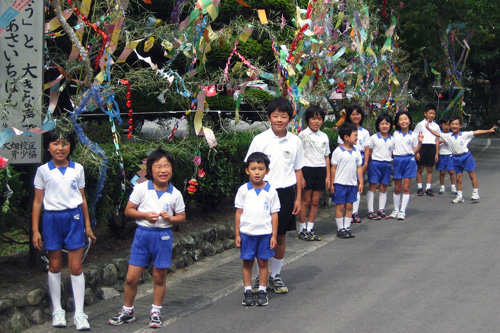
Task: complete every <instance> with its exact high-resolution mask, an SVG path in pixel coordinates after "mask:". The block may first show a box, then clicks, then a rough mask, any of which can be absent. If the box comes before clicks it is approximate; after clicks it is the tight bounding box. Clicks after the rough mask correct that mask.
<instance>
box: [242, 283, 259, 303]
mask: <svg viewBox="0 0 500 333" xmlns="http://www.w3.org/2000/svg"><path fill="white" fill-rule="evenodd" d="M257 289H258V287H257ZM243 295H245V298H243V300H242V301H241V304H243V305H244V306H252V305H254V304H255V294H254V292H253V291H252V290H245V292H244V293H243Z"/></svg>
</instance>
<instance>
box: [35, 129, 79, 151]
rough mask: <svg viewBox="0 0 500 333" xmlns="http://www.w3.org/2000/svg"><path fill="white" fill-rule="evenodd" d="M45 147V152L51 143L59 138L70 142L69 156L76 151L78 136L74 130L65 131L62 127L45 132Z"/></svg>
mask: <svg viewBox="0 0 500 333" xmlns="http://www.w3.org/2000/svg"><path fill="white" fill-rule="evenodd" d="M42 139H43V149H44V151H45V152H47V150H48V149H49V145H50V143H51V142H54V141H57V140H59V139H61V140H63V141H67V142H69V146H70V148H69V154H68V157H69V156H70V155H71V153H73V151H75V149H76V136H75V133H74V132H73V131H70V132H64V131H61V130H60V129H57V128H55V129H53V130H51V131H48V132H45V133H43V137H42Z"/></svg>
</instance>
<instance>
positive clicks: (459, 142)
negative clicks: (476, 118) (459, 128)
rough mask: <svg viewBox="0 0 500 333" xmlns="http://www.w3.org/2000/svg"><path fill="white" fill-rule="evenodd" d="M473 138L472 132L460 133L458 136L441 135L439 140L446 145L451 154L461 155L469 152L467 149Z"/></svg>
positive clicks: (450, 134)
mask: <svg viewBox="0 0 500 333" xmlns="http://www.w3.org/2000/svg"><path fill="white" fill-rule="evenodd" d="M473 138H474V132H472V131H469V132H460V134H459V135H453V133H441V139H443V140H444V142H446V143H447V144H448V147H449V148H450V150H451V152H452V153H453V154H454V155H462V154H465V153H467V152H469V148H467V146H468V144H469V142H470V140H472V139H473Z"/></svg>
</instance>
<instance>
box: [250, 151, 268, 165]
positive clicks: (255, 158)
mask: <svg viewBox="0 0 500 333" xmlns="http://www.w3.org/2000/svg"><path fill="white" fill-rule="evenodd" d="M252 162H256V163H264V164H265V165H266V169H269V164H270V163H271V161H270V160H269V157H267V155H266V154H264V153H261V152H258V151H256V152H254V153H251V154H250V155H249V156H248V158H247V162H246V164H245V166H246V167H247V168H248V166H249V165H250V163H252Z"/></svg>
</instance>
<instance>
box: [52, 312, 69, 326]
mask: <svg viewBox="0 0 500 333" xmlns="http://www.w3.org/2000/svg"><path fill="white" fill-rule="evenodd" d="M52 326H54V327H66V311H64V310H57V311H54V313H53V314H52Z"/></svg>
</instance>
